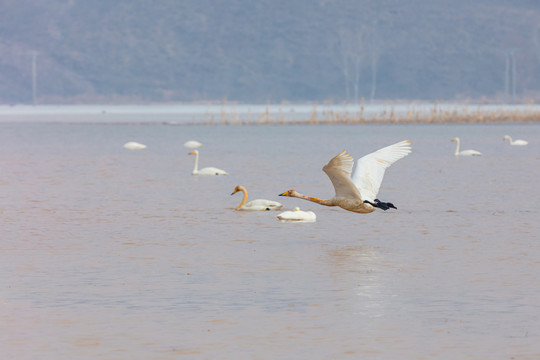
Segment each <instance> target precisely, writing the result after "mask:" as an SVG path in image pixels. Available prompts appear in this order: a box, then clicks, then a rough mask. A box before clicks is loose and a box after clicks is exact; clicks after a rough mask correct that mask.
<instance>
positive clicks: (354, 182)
mask: <svg viewBox="0 0 540 360" xmlns="http://www.w3.org/2000/svg"><path fill="white" fill-rule="evenodd" d="M411 149H412V147H411V142H410V140H404V141H401V142H398V143H396V144H393V145H390V146H387V147H384V148H382V149H379V150H377V151H375V152H372V153H371V154H368V155H366V156H364V157H362V158H360V159H358V161H357V162H356V169H355V171H354V173H353V172H352V170H353V166H354V159H353V157H352V156H351V155H349V154H348V153H347V151H346V150H343V151H342V152H341V153H339V154H338V155H336V156H335V157H334V158H333V159H332V160H330V161H329V162H328V164H326V165H325V166H324V167H323V171H324V172H325V173H326V175H328V177H329V178H330V180H331V181H332V184H333V185H334V190H335V191H336V194H335V196H334V197H333V198H331V199H327V200H324V199H319V198H315V197H311V196H306V195H303V194H300V193H299V192H297V191H295V190H289V191H285V192H284V193H282V194H280V196H289V197H296V198H300V199H304V200H308V201H312V202H315V203H317V204H321V205H325V206H339V207H341V208H342V209H345V210H348V211H353V212H356V213H361V214H367V213H371V212H373V211H375V209H376V208H379V209H382V210H385V211H386V210H388V209H389V208H394V209H396V207H395V206H394V204H392V203H389V202H382V201H380V200H379V199H377V194H378V192H379V188H380V187H381V183H382V180H383V177H384V172H385V170H386V169H387V168H388V167H390V165H392V164H393V163H395V162H396V161H398V160H399V159H401V158H403V157H405V156H406V155H408V154H409V153H410V152H411Z"/></svg>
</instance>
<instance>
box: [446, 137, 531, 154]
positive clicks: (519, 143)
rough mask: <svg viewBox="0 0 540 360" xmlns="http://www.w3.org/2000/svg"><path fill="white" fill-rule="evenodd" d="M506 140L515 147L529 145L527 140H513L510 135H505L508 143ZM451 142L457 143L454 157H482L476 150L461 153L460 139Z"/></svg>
mask: <svg viewBox="0 0 540 360" xmlns="http://www.w3.org/2000/svg"><path fill="white" fill-rule="evenodd" d="M506 140H508V143H509V144H510V145H513V146H525V145H527V144H528V143H529V142H528V141H526V140H512V138H511V137H510V136H509V135H504V136H503V141H506ZM451 141H455V142H456V151H455V152H454V155H456V156H481V155H482V153H481V152H480V151H476V150H462V151H459V138H458V137H456V138H453V139H452V140H451Z"/></svg>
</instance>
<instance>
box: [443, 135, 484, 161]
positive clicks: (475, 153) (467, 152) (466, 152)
mask: <svg viewBox="0 0 540 360" xmlns="http://www.w3.org/2000/svg"><path fill="white" fill-rule="evenodd" d="M450 141H455V142H456V151H455V152H454V155H456V156H481V155H482V153H481V152H480V151H476V150H463V151H459V138H458V137H455V138H453V139H452V140H450Z"/></svg>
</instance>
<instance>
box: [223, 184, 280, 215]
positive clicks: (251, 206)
mask: <svg viewBox="0 0 540 360" xmlns="http://www.w3.org/2000/svg"><path fill="white" fill-rule="evenodd" d="M239 191H241V192H242V193H243V194H244V196H243V198H242V201H241V202H240V204H239V205H238V206H237V207H236V210H251V211H265V210H280V209H281V208H282V207H283V205H281V204H280V203H278V202H277V201H272V200H265V199H257V200H253V201H250V202H248V203H247V204H246V201H247V198H248V194H247V190H246V188H245V187H243V186H242V185H238V186H237V187H235V188H234V191H233V192H232V194H231V195H234V194H236V193H237V192H239Z"/></svg>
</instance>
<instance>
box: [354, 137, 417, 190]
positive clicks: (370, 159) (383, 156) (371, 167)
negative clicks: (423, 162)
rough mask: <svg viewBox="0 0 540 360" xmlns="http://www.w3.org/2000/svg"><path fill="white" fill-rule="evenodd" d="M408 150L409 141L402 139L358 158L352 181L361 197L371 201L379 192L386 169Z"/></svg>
mask: <svg viewBox="0 0 540 360" xmlns="http://www.w3.org/2000/svg"><path fill="white" fill-rule="evenodd" d="M410 152H411V142H410V140H404V141H400V142H398V143H396V144H393V145H390V146H387V147H384V148H382V149H379V150H377V151H375V152H372V153H370V154H368V155H365V156H363V157H361V158H360V159H358V160H357V161H356V169H355V171H354V174H353V176H352V182H353V183H354V185H356V187H357V189H358V191H360V194H361V196H362V198H363V199H364V200H369V201H373V200H374V199H375V198H376V197H377V194H378V193H379V188H380V187H381V183H382V180H383V177H384V173H385V171H386V169H388V168H389V167H390V165H392V164H393V163H395V162H396V161H398V160H399V159H401V158H403V157H405V156H407V155H408V154H409V153H410Z"/></svg>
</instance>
